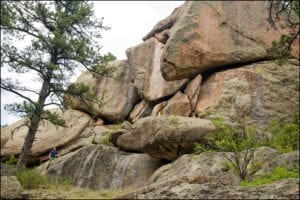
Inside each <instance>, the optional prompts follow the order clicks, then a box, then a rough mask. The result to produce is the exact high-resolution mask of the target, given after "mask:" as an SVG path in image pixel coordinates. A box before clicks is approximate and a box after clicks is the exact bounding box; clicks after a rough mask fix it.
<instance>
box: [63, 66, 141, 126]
mask: <svg viewBox="0 0 300 200" xmlns="http://www.w3.org/2000/svg"><path fill="white" fill-rule="evenodd" d="M107 69H109V70H111V71H112V74H111V75H110V77H106V76H97V77H94V76H93V74H92V73H91V72H89V71H85V72H84V73H83V74H81V75H80V76H79V77H78V79H77V81H76V82H75V83H78V84H80V83H82V84H85V85H87V86H89V87H90V89H91V91H92V92H94V93H95V94H96V97H95V99H93V102H90V101H87V100H86V101H87V103H86V104H84V103H83V102H84V101H82V99H80V98H78V97H75V96H70V95H66V98H67V99H68V100H69V102H70V105H71V108H72V109H75V110H83V111H85V112H88V113H90V114H93V115H96V116H99V117H101V118H103V119H105V120H108V121H121V120H124V119H125V118H126V117H127V115H128V114H129V112H130V111H131V109H132V107H133V106H134V104H135V103H136V101H137V100H138V95H137V90H136V88H135V87H134V85H133V83H132V79H133V77H132V73H133V72H132V71H131V70H130V67H129V65H128V62H127V61H126V60H123V61H112V62H109V63H108V66H107Z"/></svg>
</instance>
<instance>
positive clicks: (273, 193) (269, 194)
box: [117, 178, 299, 199]
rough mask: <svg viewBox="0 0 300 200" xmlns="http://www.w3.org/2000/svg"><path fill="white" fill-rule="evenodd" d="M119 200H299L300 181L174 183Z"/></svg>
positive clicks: (151, 188)
mask: <svg viewBox="0 0 300 200" xmlns="http://www.w3.org/2000/svg"><path fill="white" fill-rule="evenodd" d="M117 199H299V179H297V178H290V179H282V180H279V181H275V182H273V183H270V184H266V185H262V186H258V187H242V186H224V185H221V184H218V183H207V184H197V183H186V182H183V183H173V184H169V185H165V186H159V187H155V188H153V187H148V188H147V189H145V190H139V191H137V192H135V193H132V194H128V195H123V196H120V197H117Z"/></svg>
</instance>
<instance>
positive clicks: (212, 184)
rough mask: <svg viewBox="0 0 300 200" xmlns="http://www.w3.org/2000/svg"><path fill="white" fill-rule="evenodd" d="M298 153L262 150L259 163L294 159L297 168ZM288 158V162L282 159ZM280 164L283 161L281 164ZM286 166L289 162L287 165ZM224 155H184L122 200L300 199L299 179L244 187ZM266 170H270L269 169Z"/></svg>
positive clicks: (265, 148) (266, 163)
mask: <svg viewBox="0 0 300 200" xmlns="http://www.w3.org/2000/svg"><path fill="white" fill-rule="evenodd" d="M276 155H277V156H276ZM296 156H297V153H296V152H292V153H289V154H282V155H278V152H276V150H274V149H271V148H268V147H261V148H258V149H256V151H255V157H256V158H255V159H256V160H257V161H261V162H264V163H265V165H262V166H268V165H269V164H271V163H273V164H274V162H276V164H274V166H286V162H287V159H286V158H291V157H292V158H293V159H291V160H292V161H288V162H289V163H293V167H294V168H293V169H295V168H296V165H297V163H298V162H299V157H298V160H297V159H294V158H296ZM298 156H299V151H298ZM281 157H285V159H281ZM279 160H280V161H279ZM284 160H285V161H286V162H285V161H284ZM225 161H226V159H225V157H224V156H223V154H222V152H219V153H217V152H211V153H202V154H200V155H183V156H181V157H180V158H178V159H177V160H176V161H174V162H172V163H170V164H167V165H164V166H162V167H160V168H159V169H158V170H156V172H155V173H154V174H153V175H152V176H151V178H150V179H149V180H148V182H147V187H142V188H139V189H137V190H136V191H134V192H132V193H129V194H127V195H123V196H120V197H118V198H120V199H298V198H299V178H289V179H282V180H278V181H275V182H273V183H270V184H265V185H260V186H255V187H242V186H240V181H241V179H240V178H239V176H238V175H236V174H235V173H234V172H233V171H232V170H231V169H228V168H225V167H224V164H223V163H224V162H225ZM273 164H271V165H272V166H273ZM266 169H270V168H269V167H267V168H266Z"/></svg>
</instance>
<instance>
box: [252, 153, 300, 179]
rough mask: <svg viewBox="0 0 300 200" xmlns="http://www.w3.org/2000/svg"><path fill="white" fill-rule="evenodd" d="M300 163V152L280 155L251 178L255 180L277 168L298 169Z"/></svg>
mask: <svg viewBox="0 0 300 200" xmlns="http://www.w3.org/2000/svg"><path fill="white" fill-rule="evenodd" d="M299 163H300V155H299V151H293V152H290V153H285V154H280V155H277V156H276V157H274V158H273V159H271V160H270V161H269V162H267V163H266V164H265V165H264V166H263V168H262V169H260V170H258V171H257V172H256V173H255V174H253V175H252V176H251V179H255V178H256V177H257V176H259V175H263V174H266V173H271V172H273V171H274V169H275V167H277V166H281V167H285V168H287V169H290V170H294V169H297V167H299Z"/></svg>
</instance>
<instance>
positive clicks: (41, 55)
mask: <svg viewBox="0 0 300 200" xmlns="http://www.w3.org/2000/svg"><path fill="white" fill-rule="evenodd" d="M92 6H93V5H92V4H91V3H89V2H88V1H62V0H56V1H1V70H3V69H5V70H10V71H11V72H13V73H16V74H18V77H22V76H21V74H23V73H32V74H33V76H34V75H35V76H36V77H37V83H38V84H41V86H40V89H39V90H38V91H36V90H34V89H32V88H30V87H28V86H22V85H20V84H19V83H18V82H14V81H13V80H11V79H10V78H6V79H2V78H1V89H4V90H6V91H9V92H11V93H14V94H15V95H18V96H19V97H21V98H22V99H23V100H24V101H23V103H21V104H19V103H14V104H9V105H6V106H5V109H7V110H9V111H12V112H14V113H16V114H18V115H20V116H22V117H23V118H24V119H26V120H24V121H25V123H24V124H23V125H24V126H27V127H28V134H27V137H26V138H25V142H24V144H23V147H22V151H21V154H20V155H19V158H18V163H17V167H19V168H20V167H25V166H26V163H27V160H28V158H29V156H30V153H31V147H32V144H33V141H34V138H35V135H36V132H37V129H38V125H39V123H40V122H41V120H49V121H50V122H52V123H53V124H55V125H59V126H66V124H65V121H64V120H62V119H60V118H59V116H58V114H57V113H51V112H49V111H48V110H46V109H45V108H46V107H47V106H50V105H58V106H60V107H61V108H62V107H63V104H64V101H63V96H64V93H66V92H67V93H70V94H76V95H86V94H89V93H90V91H89V88H88V87H68V86H69V80H70V77H71V76H72V75H73V73H74V70H75V69H76V68H77V67H82V68H86V69H89V70H92V71H93V69H94V70H95V69H96V68H93V67H92V66H94V65H96V64H99V63H100V64H101V63H102V64H103V62H106V61H107V58H106V57H105V56H101V55H100V53H99V51H100V49H101V46H100V45H99V42H98V41H99V38H101V34H100V31H101V30H108V29H109V27H106V26H104V25H103V22H102V21H103V18H101V19H97V18H96V17H95V16H94V11H93V9H92V8H93V7H92ZM16 38H18V39H21V40H26V41H30V44H29V45H27V46H26V47H25V48H22V49H21V48H19V46H18V43H16V42H14V41H15V40H16ZM105 58H106V59H105ZM93 72H95V71H93ZM95 73H97V72H95ZM72 88H73V89H72ZM74 88H77V89H76V91H74ZM78 88H81V89H82V88H84V89H83V90H80V91H78ZM29 93H30V94H34V95H35V96H36V99H35V98H32V96H33V95H28V94H29Z"/></svg>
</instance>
